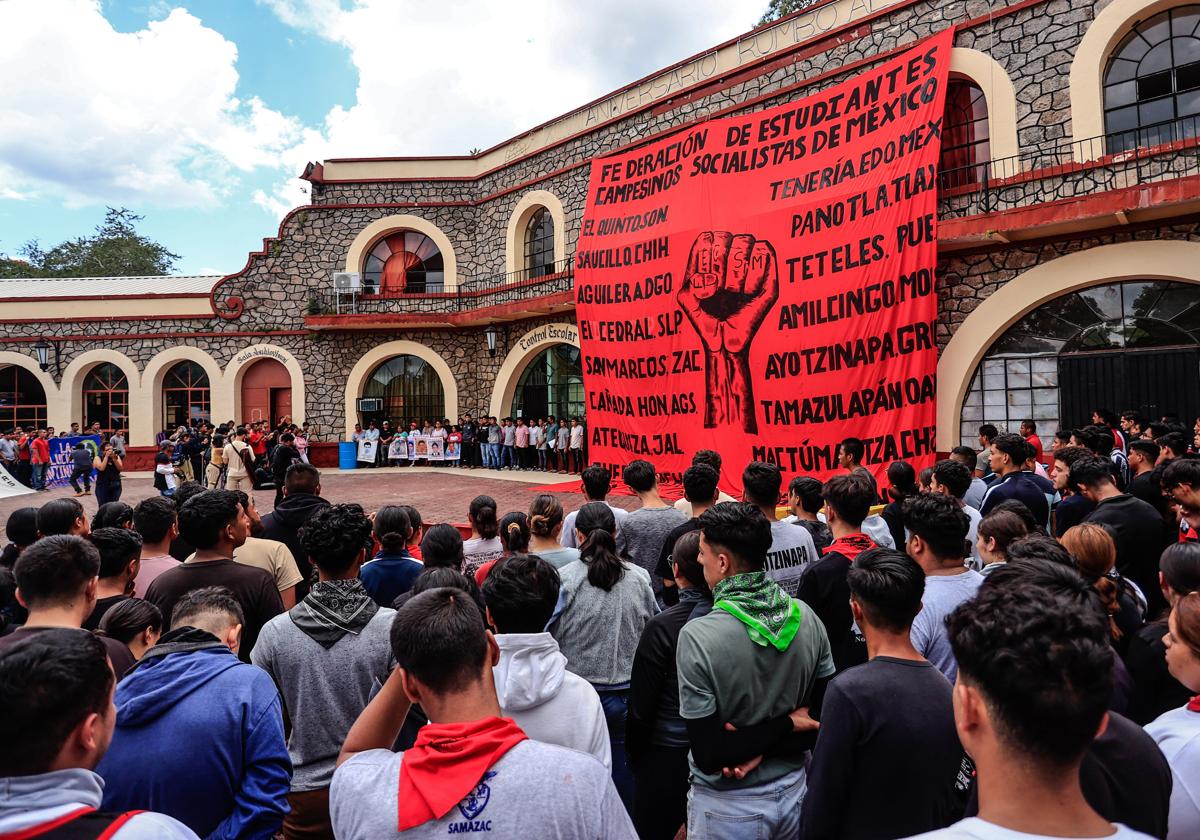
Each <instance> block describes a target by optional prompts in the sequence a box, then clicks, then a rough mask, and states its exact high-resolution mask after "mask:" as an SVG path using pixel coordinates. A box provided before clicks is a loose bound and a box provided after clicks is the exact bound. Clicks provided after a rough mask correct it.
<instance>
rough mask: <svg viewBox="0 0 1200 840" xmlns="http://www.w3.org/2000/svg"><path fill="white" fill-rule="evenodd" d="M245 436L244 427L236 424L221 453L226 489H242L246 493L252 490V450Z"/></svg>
mask: <svg viewBox="0 0 1200 840" xmlns="http://www.w3.org/2000/svg"><path fill="white" fill-rule="evenodd" d="M246 436H247V435H246V427H245V426H238V427H237V430H236V431H235V432H234V433H233V439H232V440H230V441H229V443H227V444H225V449H224V451H223V452H222V453H221V455H222V457H223V458H224V459H225V465H226V474H225V489H226V490H243V491H245V492H247V493H250V492H252V491H253V490H254V450H253V449H252V448H251V446H250V444H248V443H247V442H246Z"/></svg>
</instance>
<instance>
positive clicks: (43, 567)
mask: <svg viewBox="0 0 1200 840" xmlns="http://www.w3.org/2000/svg"><path fill="white" fill-rule="evenodd" d="M13 574H14V575H16V578H17V589H19V590H20V592H21V598H22V599H23V600H24V601H25V603H26V604H27V605H28V606H29V607H30V609H33V608H36V607H41V606H43V605H45V606H57V605H61V604H68V603H71V602H72V601H74V600H75V599H76V598H78V597H79V596H80V595H81V594H82V593H83V590H84V588H85V587H86V586H87V584H88V583H89V582H90V581H91V580H92V579H93V578H95V577H96V576H97V575H99V574H100V552H99V551H97V550H96V547H95V546H94V545H92V544H91V543H90V542H88V541H87V540H85V539H83V538H82V537H74V536H70V535H68V534H57V535H55V536H53V537H43V538H42V539H40V540H38V541H37V542H35V543H34V544H33V545H31V546H29V547H28V548H26V549H25V550H24V551H22V552H21V556H19V557H18V558H17V562H16V565H14V566H13Z"/></svg>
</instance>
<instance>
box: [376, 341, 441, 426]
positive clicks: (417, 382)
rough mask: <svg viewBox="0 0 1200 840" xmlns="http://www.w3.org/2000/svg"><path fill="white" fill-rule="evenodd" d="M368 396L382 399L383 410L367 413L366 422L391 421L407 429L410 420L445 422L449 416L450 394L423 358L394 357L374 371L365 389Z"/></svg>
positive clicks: (431, 366) (394, 424)
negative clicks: (447, 397) (447, 402)
mask: <svg viewBox="0 0 1200 840" xmlns="http://www.w3.org/2000/svg"><path fill="white" fill-rule="evenodd" d="M362 395H363V396H364V397H379V398H380V399H382V400H383V409H382V410H381V411H379V412H369V413H367V412H364V414H363V417H362V421H363V423H364V424H365V423H367V422H368V421H371V420H375V421H376V422H382V421H383V420H390V421H391V422H392V425H393V426H396V427H397V428H402V429H407V428H408V423H409V421H412V420H416V421H417V422H418V423H420V422H421V421H423V420H441V419H443V418H444V416H445V414H446V392H445V390H444V389H443V388H442V380H441V379H440V378H439V377H438V375H437V371H436V370H434V368H433V365H431V364H429V362H427V361H425V360H424V359H422V358H420V357H419V356H393V357H392V358H390V359H388V360H387V361H386V362H383V363H382V364H381V365H379V367H377V368H375V370H374V371H372V372H371V376H370V377H369V378H368V379H367V383H366V385H364V386H363V393H362Z"/></svg>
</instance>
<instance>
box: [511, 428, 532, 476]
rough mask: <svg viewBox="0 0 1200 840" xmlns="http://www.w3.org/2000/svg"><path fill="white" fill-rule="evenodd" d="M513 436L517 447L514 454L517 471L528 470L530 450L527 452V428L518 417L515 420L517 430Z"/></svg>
mask: <svg viewBox="0 0 1200 840" xmlns="http://www.w3.org/2000/svg"><path fill="white" fill-rule="evenodd" d="M513 434H514V437H515V444H516V447H517V452H516V455H517V469H520V470H527V469H529V452H530V450H529V426H527V425H526V423H525V418H524V417H520V418H518V419H517V428H516V431H515V432H514V433H513Z"/></svg>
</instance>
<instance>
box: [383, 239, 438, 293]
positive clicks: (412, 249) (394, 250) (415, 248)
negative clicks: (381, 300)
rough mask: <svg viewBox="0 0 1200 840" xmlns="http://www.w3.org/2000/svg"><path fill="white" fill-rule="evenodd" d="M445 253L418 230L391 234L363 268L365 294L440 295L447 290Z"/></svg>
mask: <svg viewBox="0 0 1200 840" xmlns="http://www.w3.org/2000/svg"><path fill="white" fill-rule="evenodd" d="M445 277H446V275H445V270H444V268H443V265H442V252H441V251H439V250H438V246H437V245H436V244H434V241H433V240H432V239H430V238H429V237H428V236H426V235H425V234H423V233H418V232H417V231H415V230H402V231H397V232H396V233H390V234H388V235H387V236H385V237H384V238H383V239H381V240H379V242H378V243H377V244H376V245H375V247H374V248H372V249H371V252H370V253H369V254H367V261H366V264H365V265H364V266H363V290H364V291H366V292H367V293H369V294H381V295H394V294H400V293H408V294H413V293H417V294H420V293H423V292H440V291H442V290H443V289H444V288H445Z"/></svg>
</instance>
